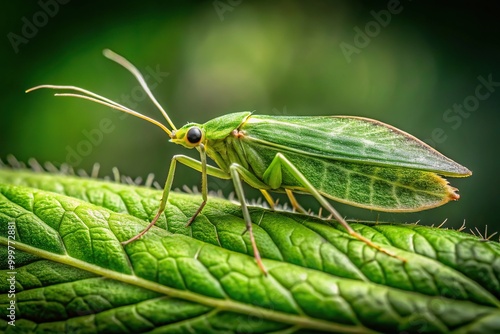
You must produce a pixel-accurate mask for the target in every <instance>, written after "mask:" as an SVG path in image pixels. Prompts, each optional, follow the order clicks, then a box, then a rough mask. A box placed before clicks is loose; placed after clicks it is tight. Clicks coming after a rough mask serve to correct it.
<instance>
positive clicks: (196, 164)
mask: <svg viewBox="0 0 500 334" xmlns="http://www.w3.org/2000/svg"><path fill="white" fill-rule="evenodd" d="M177 162H180V163H182V164H183V165H186V166H188V167H191V168H193V169H195V170H197V171H199V172H202V174H203V173H205V176H204V177H203V176H202V196H203V202H202V205H200V207H199V208H198V210H196V213H195V214H194V216H193V217H191V219H190V220H189V221H188V224H187V225H189V224H190V223H191V222H192V221H193V220H194V218H196V216H197V215H198V214H199V213H200V212H201V210H202V209H203V206H205V203H206V197H207V195H206V190H205V195H203V187H205V188H206V184H207V182H206V174H209V175H212V176H215V177H218V178H221V179H230V178H231V177H230V175H228V174H227V173H226V172H224V171H223V170H222V169H220V168H217V167H214V166H210V165H207V164H206V159H205V164H203V163H202V162H201V161H198V160H195V159H193V158H190V157H188V156H185V155H174V156H173V157H172V161H171V162H170V168H169V170H168V176H167V181H166V182H165V187H164V188H163V194H162V197H161V201H160V207H159V208H158V212H157V213H156V215H155V217H154V218H153V220H152V221H151V222H150V223H149V224H148V226H146V228H145V229H144V230H143V231H142V232H141V233H139V234H137V235H136V236H134V237H132V238H130V239H129V240H127V241H124V242H122V244H123V245H127V244H129V243H131V242H132V241H135V240H137V239H139V238H140V237H142V236H143V235H144V234H146V232H147V231H149V229H151V227H153V226H154V225H155V224H156V222H157V221H158V219H159V218H160V216H161V214H162V213H163V211H165V207H166V205H167V200H168V195H169V194H170V189H172V183H173V181H174V174H175V168H176V165H177ZM203 180H204V181H203Z"/></svg>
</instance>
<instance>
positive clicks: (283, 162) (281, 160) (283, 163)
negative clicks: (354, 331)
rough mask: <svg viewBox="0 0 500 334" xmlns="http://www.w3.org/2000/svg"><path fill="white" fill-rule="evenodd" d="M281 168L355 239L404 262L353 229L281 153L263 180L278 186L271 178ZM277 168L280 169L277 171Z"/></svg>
mask: <svg viewBox="0 0 500 334" xmlns="http://www.w3.org/2000/svg"><path fill="white" fill-rule="evenodd" d="M281 168H285V169H286V170H287V171H288V172H290V174H292V176H293V177H294V178H295V179H296V180H297V181H299V182H300V183H301V184H302V186H303V187H304V188H305V189H306V190H307V191H308V192H309V193H310V194H311V195H312V196H313V197H314V198H316V200H317V201H318V202H319V203H320V204H321V205H322V206H323V207H324V208H325V209H327V210H328V211H329V212H330V213H331V215H332V216H333V218H335V220H337V221H338V222H339V223H340V224H341V225H342V226H343V227H344V228H345V229H346V230H347V232H348V233H349V234H350V235H351V236H353V237H355V238H356V239H358V240H360V241H363V242H364V243H365V244H367V245H368V246H370V247H373V248H375V249H376V250H378V251H380V252H382V253H384V254H387V255H389V256H392V257H395V258H398V259H400V260H402V261H403V262H406V260H405V259H403V258H401V257H400V256H398V255H396V254H394V253H393V252H391V251H389V250H387V249H385V248H383V247H381V246H379V245H377V244H375V243H373V242H372V241H371V240H369V239H367V238H365V237H364V236H362V235H361V234H359V233H358V232H356V231H354V229H353V228H352V227H351V226H350V225H349V224H348V223H347V222H346V221H345V219H344V218H343V217H342V216H341V215H340V214H339V213H338V211H337V210H335V208H333V206H332V205H331V204H330V203H329V202H328V201H327V200H326V199H325V198H324V197H323V196H322V195H321V194H320V193H319V191H318V190H317V189H316V188H315V187H314V186H313V185H312V184H311V182H309V180H308V179H307V178H306V177H305V176H304V174H302V173H301V172H300V171H299V170H298V169H297V167H296V166H295V165H294V164H293V163H292V162H291V161H290V160H288V159H287V158H286V157H285V156H284V155H283V154H281V153H277V154H276V156H275V157H274V159H273V161H272V162H271V164H270V165H269V167H268V169H267V170H266V171H265V173H264V182H266V183H268V184H272V185H273V187H274V186H279V184H278V181H276V180H273V179H272V178H273V176H276V175H279V176H281ZM278 169H280V170H279V171H278ZM279 183H281V178H280V180H279Z"/></svg>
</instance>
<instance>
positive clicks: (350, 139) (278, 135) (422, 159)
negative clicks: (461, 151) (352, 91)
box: [241, 115, 472, 177]
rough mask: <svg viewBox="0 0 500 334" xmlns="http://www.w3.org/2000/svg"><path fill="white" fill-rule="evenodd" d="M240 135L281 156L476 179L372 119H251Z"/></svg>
mask: <svg viewBox="0 0 500 334" xmlns="http://www.w3.org/2000/svg"><path fill="white" fill-rule="evenodd" d="M241 130H243V131H244V133H245V136H246V139H247V140H249V141H255V142H258V143H260V144H262V145H266V146H269V147H273V148H276V149H279V150H280V151H282V152H286V151H290V152H295V153H298V154H302V155H306V156H315V157H320V158H323V159H331V160H338V161H344V162H351V163H360V164H370V165H376V166H386V167H404V168H412V169H416V170H423V171H430V172H435V173H438V174H440V175H444V176H452V177H465V176H469V175H471V174H472V173H471V172H470V171H469V170H468V169H467V168H465V167H464V166H462V165H460V164H458V163H456V162H455V161H453V160H451V159H450V158H448V157H446V156H444V155H443V154H441V153H439V152H438V151H436V150H435V149H433V148H432V147H430V146H429V145H427V144H425V143H424V142H422V141H421V140H419V139H417V138H415V137H414V136H412V135H410V134H408V133H406V132H403V131H401V130H399V129H397V128H395V127H392V126H390V125H387V124H384V123H382V122H379V121H376V120H372V119H368V118H362V117H349V116H331V117H327V116H319V117H293V116H260V115H252V116H250V117H249V118H248V119H247V121H246V122H245V123H244V124H243V125H242V127H241Z"/></svg>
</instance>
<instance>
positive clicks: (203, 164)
mask: <svg viewBox="0 0 500 334" xmlns="http://www.w3.org/2000/svg"><path fill="white" fill-rule="evenodd" d="M198 151H199V152H200V162H201V198H202V199H203V202H201V204H200V207H199V208H198V210H196V212H195V213H194V215H193V216H192V217H191V219H189V220H188V222H187V224H186V227H188V226H189V225H191V223H192V222H193V221H194V220H195V219H196V216H198V214H199V213H200V212H201V210H203V208H204V207H205V204H207V194H208V187H207V154H206V153H205V146H204V145H203V144H200V146H198Z"/></svg>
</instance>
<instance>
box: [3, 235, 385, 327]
mask: <svg viewBox="0 0 500 334" xmlns="http://www.w3.org/2000/svg"><path fill="white" fill-rule="evenodd" d="M0 244H2V245H4V246H7V245H8V240H7V238H5V237H0ZM15 246H16V249H18V250H21V251H24V252H27V253H29V254H33V255H36V256H39V257H42V258H44V259H47V260H50V261H54V262H58V263H62V264H66V265H69V266H72V267H75V268H78V269H82V270H85V271H88V272H91V273H94V274H96V275H99V276H103V277H106V278H110V279H114V280H116V281H120V282H123V283H127V284H131V285H135V286H138V287H142V288H145V289H148V290H151V291H155V292H158V293H161V294H164V295H168V296H170V297H173V298H179V299H183V300H187V301H191V302H195V303H199V304H203V305H206V306H210V307H213V308H215V309H218V310H225V311H231V312H237V313H241V314H247V315H253V316H256V317H264V318H266V319H268V320H271V321H276V322H281V323H288V324H290V325H296V326H300V327H302V328H308V329H315V330H321V331H328V332H341V333H377V332H374V331H372V330H370V329H368V328H366V327H364V326H362V325H356V326H348V325H342V324H336V323H333V322H328V321H326V320H321V319H316V318H311V317H308V316H297V315H292V314H287V313H283V312H279V311H274V310H269V309H265V308H262V307H258V306H254V305H247V304H244V303H240V302H236V301H233V300H221V299H217V298H212V297H208V296H204V295H200V294H197V293H194V292H191V291H183V290H178V289H174V288H171V287H168V286H165V285H161V284H158V283H155V282H152V281H149V280H146V279H143V278H140V277H137V276H135V275H128V274H122V273H118V272H114V271H111V270H108V269H105V268H102V267H99V266H96V265H93V264H90V263H87V262H84V261H81V260H78V259H75V258H72V257H70V256H67V255H59V254H54V253H51V252H48V251H45V250H41V249H38V248H35V247H32V246H29V245H26V244H24V243H19V242H16V245H15Z"/></svg>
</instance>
